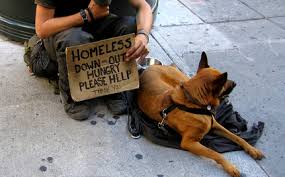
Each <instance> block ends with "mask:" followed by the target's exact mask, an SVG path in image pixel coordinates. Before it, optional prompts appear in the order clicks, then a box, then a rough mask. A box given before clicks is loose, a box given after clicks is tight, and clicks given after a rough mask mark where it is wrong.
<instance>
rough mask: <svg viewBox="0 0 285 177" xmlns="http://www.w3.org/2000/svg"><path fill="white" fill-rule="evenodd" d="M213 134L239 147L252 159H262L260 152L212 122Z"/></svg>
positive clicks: (215, 122)
mask: <svg viewBox="0 0 285 177" xmlns="http://www.w3.org/2000/svg"><path fill="white" fill-rule="evenodd" d="M212 128H213V132H214V133H215V134H217V135H220V136H223V137H225V138H227V139H229V140H231V141H233V142H235V143H237V144H238V145H240V146H241V147H242V148H243V149H244V150H245V151H246V152H247V153H248V154H249V155H250V156H251V157H252V158H254V159H257V160H260V159H262V158H263V157H264V155H263V154H262V152H261V151H260V150H258V149H256V148H255V147H253V146H251V145H250V144H248V143H247V142H246V141H245V140H244V139H242V138H241V137H239V136H237V135H235V134H233V133H232V132H230V131H229V130H227V129H225V128H224V127H223V126H222V125H220V124H219V123H218V122H217V121H215V120H214V122H213V127H212Z"/></svg>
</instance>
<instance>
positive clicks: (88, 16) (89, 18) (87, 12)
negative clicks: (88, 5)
mask: <svg viewBox="0 0 285 177" xmlns="http://www.w3.org/2000/svg"><path fill="white" fill-rule="evenodd" d="M84 11H85V13H86V15H87V19H88V22H89V23H90V22H91V21H92V19H91V16H90V13H89V11H88V10H87V9H84Z"/></svg>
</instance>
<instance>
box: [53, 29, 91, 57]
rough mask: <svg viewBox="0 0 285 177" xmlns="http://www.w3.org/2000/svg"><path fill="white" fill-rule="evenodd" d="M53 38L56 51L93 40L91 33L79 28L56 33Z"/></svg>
mask: <svg viewBox="0 0 285 177" xmlns="http://www.w3.org/2000/svg"><path fill="white" fill-rule="evenodd" d="M55 38H56V40H55V43H56V44H55V45H56V50H57V51H59V50H60V51H65V48H66V47H71V46H75V45H80V44H85V43H88V42H91V41H92V40H93V37H92V35H91V34H89V33H87V32H85V31H82V29H81V28H71V29H68V30H65V31H63V32H60V33H58V34H57V35H56V36H55Z"/></svg>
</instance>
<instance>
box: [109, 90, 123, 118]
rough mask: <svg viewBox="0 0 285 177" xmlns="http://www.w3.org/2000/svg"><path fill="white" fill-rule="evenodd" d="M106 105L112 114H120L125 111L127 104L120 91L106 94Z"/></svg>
mask: <svg viewBox="0 0 285 177" xmlns="http://www.w3.org/2000/svg"><path fill="white" fill-rule="evenodd" d="M106 105H107V107H108V109H109V111H111V113H112V114H113V115H122V114H126V113H127V104H126V100H125V99H124V95H123V94H122V93H116V94H113V95H109V96H107V97H106Z"/></svg>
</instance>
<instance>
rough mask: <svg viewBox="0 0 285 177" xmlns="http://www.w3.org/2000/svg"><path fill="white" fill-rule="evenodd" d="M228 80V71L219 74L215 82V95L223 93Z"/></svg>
mask: <svg viewBox="0 0 285 177" xmlns="http://www.w3.org/2000/svg"><path fill="white" fill-rule="evenodd" d="M227 80H228V73H227V72H225V73H223V74H221V75H219V76H218V77H217V78H216V79H215V80H214V82H213V95H215V96H219V95H220V93H221V90H222V88H223V86H224V85H225V83H226V82H227Z"/></svg>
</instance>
